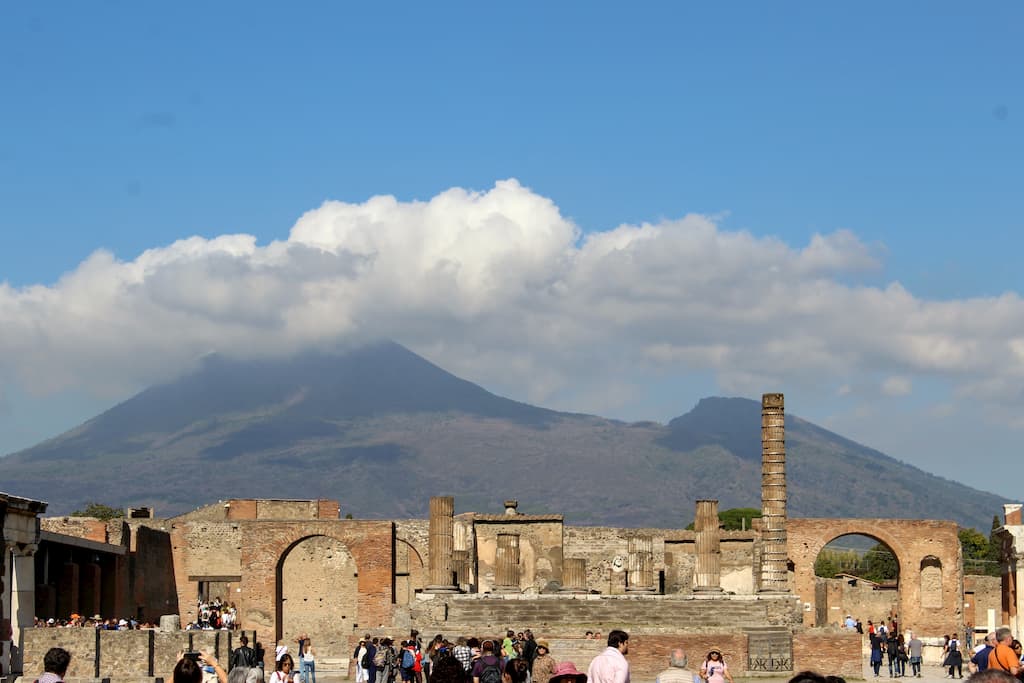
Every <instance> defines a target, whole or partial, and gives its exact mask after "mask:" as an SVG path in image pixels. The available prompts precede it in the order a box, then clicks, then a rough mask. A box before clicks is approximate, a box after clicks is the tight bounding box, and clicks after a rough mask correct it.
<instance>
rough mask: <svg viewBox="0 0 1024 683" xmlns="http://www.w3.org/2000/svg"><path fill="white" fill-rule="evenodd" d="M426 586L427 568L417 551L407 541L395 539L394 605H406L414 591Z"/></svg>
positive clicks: (411, 598) (414, 593)
mask: <svg viewBox="0 0 1024 683" xmlns="http://www.w3.org/2000/svg"><path fill="white" fill-rule="evenodd" d="M426 585H427V568H426V567H425V566H424V563H423V558H422V557H421V555H420V552H419V550H417V549H416V546H414V545H413V544H412V543H410V542H409V541H407V540H405V539H402V538H396V539H395V604H397V605H408V604H409V603H411V602H412V600H413V597H414V596H415V595H416V591H418V590H423V588H424V587H425V586H426Z"/></svg>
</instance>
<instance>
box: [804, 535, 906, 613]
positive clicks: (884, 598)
mask: <svg viewBox="0 0 1024 683" xmlns="http://www.w3.org/2000/svg"><path fill="white" fill-rule="evenodd" d="M814 575H815V607H816V609H815V618H814V622H815V625H816V626H829V625H839V626H841V625H842V624H843V623H844V622H845V620H846V619H847V617H850V618H852V619H853V620H854V621H860V622H861V623H862V625H866V624H867V622H868V621H869V620H871V621H873V622H875V623H878V622H879V621H886V622H888V621H890V620H894V619H897V618H898V613H899V582H900V562H899V558H898V557H897V555H896V553H895V552H894V551H893V549H892V548H891V547H889V545H888V544H887V543H885V542H884V541H883V540H881V539H880V538H878V537H876V536H872V535H868V534H858V533H852V534H843V535H840V536H837V537H835V538H833V539H832V540H831V541H829V542H828V543H826V544H825V545H824V546H823V547H822V549H821V550H820V551H819V552H818V555H817V556H816V557H815V559H814Z"/></svg>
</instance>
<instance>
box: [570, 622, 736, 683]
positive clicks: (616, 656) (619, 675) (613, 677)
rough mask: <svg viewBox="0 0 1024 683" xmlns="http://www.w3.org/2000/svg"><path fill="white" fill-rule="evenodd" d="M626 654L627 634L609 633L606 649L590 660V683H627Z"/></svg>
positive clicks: (616, 631)
mask: <svg viewBox="0 0 1024 683" xmlns="http://www.w3.org/2000/svg"><path fill="white" fill-rule="evenodd" d="M628 654H629V634H628V633H626V632H625V631H619V630H614V631H611V632H610V633H608V647H606V648H605V650H604V652H602V653H601V654H599V655H598V656H596V657H594V659H592V660H591V662H590V667H589V668H588V669H587V678H588V679H589V680H590V681H591V683H628V682H629V662H628V661H626V655H628ZM716 683H718V682H716ZM730 683H732V682H731V681H730Z"/></svg>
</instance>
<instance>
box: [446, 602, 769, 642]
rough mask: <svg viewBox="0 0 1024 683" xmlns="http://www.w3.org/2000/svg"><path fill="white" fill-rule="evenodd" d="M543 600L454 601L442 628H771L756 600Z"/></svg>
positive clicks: (560, 631) (576, 631)
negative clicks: (624, 626)
mask: <svg viewBox="0 0 1024 683" xmlns="http://www.w3.org/2000/svg"><path fill="white" fill-rule="evenodd" d="M545 598H546V596H536V598H534V599H520V600H480V599H473V598H466V599H458V598H457V599H454V600H451V601H450V602H449V604H448V612H447V619H446V628H447V629H448V630H449V631H452V632H459V631H461V632H465V633H488V632H489V633H494V634H498V633H503V632H504V630H505V629H506V628H514V629H517V630H518V629H522V628H531V629H533V631H534V633H545V634H551V635H560V636H569V637H575V638H582V636H583V634H584V632H586V631H588V630H591V631H601V632H603V633H607V632H608V631H610V630H611V629H613V628H622V627H623V625H626V626H628V628H629V630H630V631H631V632H637V633H686V632H693V633H701V632H716V631H723V630H728V631H736V630H740V629H747V628H756V627H763V626H766V625H770V619H769V611H768V609H767V606H766V604H765V603H764V602H760V601H757V600H728V599H723V600H708V599H686V598H675V597H666V598H663V599H651V598H650V597H648V598H646V599H642V600H640V599H635V598H629V597H624V598H621V599H617V598H609V597H608V596H602V599H599V600H595V599H564V598H563V599H545Z"/></svg>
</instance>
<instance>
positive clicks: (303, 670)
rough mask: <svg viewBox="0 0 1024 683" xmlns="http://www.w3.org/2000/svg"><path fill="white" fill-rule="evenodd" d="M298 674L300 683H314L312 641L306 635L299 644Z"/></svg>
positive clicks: (314, 662) (314, 665) (314, 664)
mask: <svg viewBox="0 0 1024 683" xmlns="http://www.w3.org/2000/svg"><path fill="white" fill-rule="evenodd" d="M296 656H297V657H298V658H299V673H300V677H301V678H302V683H316V655H315V654H314V653H313V640H312V639H311V638H310V637H309V636H308V635H307V636H306V637H305V638H303V639H302V640H301V641H300V642H299V653H298V655H296Z"/></svg>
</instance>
